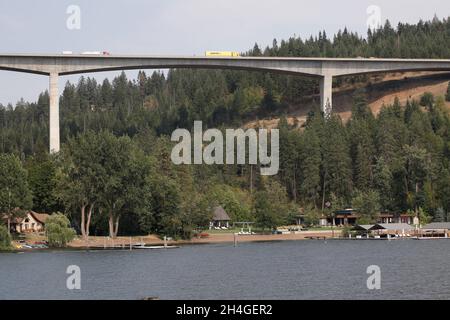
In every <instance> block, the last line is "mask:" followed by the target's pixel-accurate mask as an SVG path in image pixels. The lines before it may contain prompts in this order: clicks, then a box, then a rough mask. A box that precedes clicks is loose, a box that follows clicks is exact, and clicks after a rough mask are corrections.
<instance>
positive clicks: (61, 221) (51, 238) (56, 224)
mask: <svg viewBox="0 0 450 320" xmlns="http://www.w3.org/2000/svg"><path fill="white" fill-rule="evenodd" d="M45 231H46V233H47V238H48V244H49V246H50V247H56V248H63V247H66V246H67V243H68V242H70V241H72V240H73V238H74V237H75V230H73V229H72V228H71V227H70V221H69V219H67V217H66V216H65V215H63V214H62V213H56V214H52V215H51V216H49V217H48V218H47V221H46V222H45Z"/></svg>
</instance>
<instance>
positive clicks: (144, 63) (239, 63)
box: [0, 54, 450, 152]
mask: <svg viewBox="0 0 450 320" xmlns="http://www.w3.org/2000/svg"><path fill="white" fill-rule="evenodd" d="M166 68H203V69H204V68H211V69H236V70H249V71H265V72H276V73H285V74H293V75H303V76H311V77H316V78H318V79H319V82H320V105H321V108H322V110H323V111H324V113H325V114H326V115H329V114H330V113H331V109H332V81H333V77H338V76H347V75H358V74H369V73H387V72H407V71H450V59H379V58H302V57H203V56H145V55H87V54H85V55H74V54H67V55H65V54H0V70H9V71H17V72H27V73H34V74H40V75H45V76H49V79H50V81H49V95H50V135H49V137H50V139H49V140H50V141H49V142H50V152H58V151H59V150H60V138H59V92H58V78H59V76H64V75H71V74H80V73H87V72H102V71H113V70H132V69H166Z"/></svg>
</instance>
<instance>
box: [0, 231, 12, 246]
mask: <svg viewBox="0 0 450 320" xmlns="http://www.w3.org/2000/svg"><path fill="white" fill-rule="evenodd" d="M11 248H12V247H11V236H10V234H9V233H8V229H6V228H5V227H4V226H0V250H10V249H11Z"/></svg>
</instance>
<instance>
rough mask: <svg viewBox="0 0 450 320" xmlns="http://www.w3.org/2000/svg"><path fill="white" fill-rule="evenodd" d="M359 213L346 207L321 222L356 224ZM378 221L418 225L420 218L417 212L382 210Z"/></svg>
mask: <svg viewBox="0 0 450 320" xmlns="http://www.w3.org/2000/svg"><path fill="white" fill-rule="evenodd" d="M358 217H359V215H358V213H357V212H356V210H354V209H351V208H349V209H344V210H336V211H334V213H333V216H332V217H325V216H323V217H322V218H321V219H320V221H319V224H320V225H321V226H327V225H337V226H340V225H352V226H354V225H356V223H357V220H358ZM377 223H405V224H413V225H418V224H419V219H418V218H417V217H416V216H415V214H411V213H401V214H394V213H389V212H380V214H379V215H378V219H377Z"/></svg>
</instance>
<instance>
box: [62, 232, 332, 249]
mask: <svg viewBox="0 0 450 320" xmlns="http://www.w3.org/2000/svg"><path fill="white" fill-rule="evenodd" d="M339 234H340V231H339V230H335V231H334V236H338V235H339ZM332 237H333V232H332V231H330V230H324V231H301V232H297V233H290V234H266V235H264V234H254V235H237V237H236V240H237V243H239V242H270V241H288V240H291V241H292V240H308V239H311V238H317V239H330V238H332ZM234 241H235V239H234V234H233V233H217V234H214V233H213V234H210V236H209V237H207V238H195V237H194V238H192V239H190V240H169V241H167V245H168V246H179V245H195V244H215V243H234ZM142 243H144V244H145V245H146V246H163V245H164V240H163V239H160V238H158V237H157V236H155V235H149V236H143V237H117V238H116V239H111V238H108V237H90V238H89V241H88V243H86V241H85V240H83V239H76V240H74V241H72V242H71V243H70V244H69V247H70V248H99V249H108V248H110V249H111V248H118V249H120V248H122V247H123V248H127V247H129V246H130V244H131V245H132V246H134V245H137V244H142Z"/></svg>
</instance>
